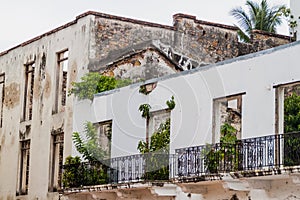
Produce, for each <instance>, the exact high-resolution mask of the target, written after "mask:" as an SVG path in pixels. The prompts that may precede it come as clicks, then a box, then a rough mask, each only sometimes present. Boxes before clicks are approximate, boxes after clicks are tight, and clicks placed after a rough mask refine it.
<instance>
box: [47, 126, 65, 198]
mask: <svg viewBox="0 0 300 200" xmlns="http://www.w3.org/2000/svg"><path fill="white" fill-rule="evenodd" d="M51 143H52V144H51V160H50V180H49V181H50V184H49V192H55V191H57V189H59V188H60V187H61V181H62V166H63V152H64V132H63V131H62V130H57V131H52V137H51Z"/></svg>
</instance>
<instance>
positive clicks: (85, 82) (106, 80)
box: [69, 72, 131, 100]
mask: <svg viewBox="0 0 300 200" xmlns="http://www.w3.org/2000/svg"><path fill="white" fill-rule="evenodd" d="M130 83H131V80H130V79H124V80H122V79H118V80H117V79H115V78H114V77H110V76H103V75H101V74H99V73H98V72H89V73H87V74H86V75H84V76H82V77H81V82H73V83H72V89H71V90H70V91H69V95H70V94H74V95H75V96H76V97H77V98H78V99H80V100H82V99H90V100H93V98H94V94H97V93H100V92H104V91H107V90H112V89H115V88H118V87H123V86H126V85H129V84H130Z"/></svg>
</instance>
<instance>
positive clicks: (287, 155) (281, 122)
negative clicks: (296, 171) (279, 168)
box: [274, 81, 300, 166]
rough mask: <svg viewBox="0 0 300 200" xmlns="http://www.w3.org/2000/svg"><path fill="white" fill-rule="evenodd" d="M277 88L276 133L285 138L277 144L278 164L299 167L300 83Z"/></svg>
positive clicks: (282, 85)
mask: <svg viewBox="0 0 300 200" xmlns="http://www.w3.org/2000/svg"><path fill="white" fill-rule="evenodd" d="M274 88H275V94H276V98H275V107H276V108H275V132H276V134H280V135H279V136H278V138H283V139H284V141H283V142H281V143H278V142H277V144H276V145H277V146H278V151H279V152H280V156H279V157H276V158H275V159H276V163H283V164H284V166H297V165H299V164H300V159H299V156H298V155H299V144H300V126H299V123H300V122H299V118H300V114H299V113H300V82H299V81H296V82H291V83H287V84H280V85H277V86H274Z"/></svg>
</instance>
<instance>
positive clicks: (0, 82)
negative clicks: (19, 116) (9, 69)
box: [0, 73, 5, 128]
mask: <svg viewBox="0 0 300 200" xmlns="http://www.w3.org/2000/svg"><path fill="white" fill-rule="evenodd" d="M4 88H5V74H4V73H2V74H0V101H1V107H0V128H2V126H3V103H4V94H5V91H4Z"/></svg>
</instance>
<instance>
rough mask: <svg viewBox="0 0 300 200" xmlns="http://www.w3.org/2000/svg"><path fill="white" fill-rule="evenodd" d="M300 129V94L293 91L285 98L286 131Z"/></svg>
mask: <svg viewBox="0 0 300 200" xmlns="http://www.w3.org/2000/svg"><path fill="white" fill-rule="evenodd" d="M296 131H300V96H299V95H297V94H296V93H293V94H292V95H291V96H288V97H286V98H285V100H284V132H285V133H289V132H296Z"/></svg>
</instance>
